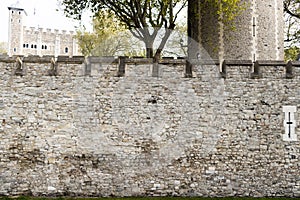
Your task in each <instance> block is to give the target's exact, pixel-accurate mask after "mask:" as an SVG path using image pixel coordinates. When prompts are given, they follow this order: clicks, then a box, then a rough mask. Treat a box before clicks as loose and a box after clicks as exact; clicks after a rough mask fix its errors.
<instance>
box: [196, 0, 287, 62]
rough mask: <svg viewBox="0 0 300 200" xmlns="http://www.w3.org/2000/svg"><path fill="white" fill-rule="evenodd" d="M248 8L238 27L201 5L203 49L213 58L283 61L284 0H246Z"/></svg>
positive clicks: (238, 20)
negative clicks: (227, 24) (222, 19)
mask: <svg viewBox="0 0 300 200" xmlns="http://www.w3.org/2000/svg"><path fill="white" fill-rule="evenodd" d="M243 3H245V4H244V5H245V6H246V9H245V10H244V11H242V13H241V14H240V15H239V16H237V18H236V19H235V20H234V23H233V24H234V28H232V27H229V26H226V25H224V24H222V23H220V22H219V21H218V20H217V16H216V15H215V13H216V12H209V11H211V9H212V8H209V5H207V4H205V3H201V6H200V13H201V22H200V27H201V31H200V34H199V37H200V39H199V40H200V43H201V45H202V47H203V48H204V49H205V50H206V51H207V52H208V53H209V55H210V56H211V57H212V58H213V59H219V60H223V59H238V60H253V61H255V60H268V59H270V60H283V57H284V50H283V41H284V32H283V31H284V21H283V2H282V0H263V1H262V0H244V1H243Z"/></svg>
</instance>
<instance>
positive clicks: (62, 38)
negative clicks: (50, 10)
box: [8, 7, 80, 56]
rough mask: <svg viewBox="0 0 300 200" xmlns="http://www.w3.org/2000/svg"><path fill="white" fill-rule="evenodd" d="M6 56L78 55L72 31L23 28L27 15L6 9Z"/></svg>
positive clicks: (19, 9) (21, 11)
mask: <svg viewBox="0 0 300 200" xmlns="http://www.w3.org/2000/svg"><path fill="white" fill-rule="evenodd" d="M8 10H9V23H8V55H9V56H12V55H25V56H26V55H39V56H42V55H55V56H58V55H67V56H73V55H80V52H79V48H78V44H77V40H76V38H75V37H74V36H75V34H74V32H73V31H70V32H68V31H65V30H62V31H60V30H57V29H55V30H51V29H43V28H38V27H27V26H24V20H25V18H26V17H27V13H26V11H25V10H24V9H22V8H15V7H8Z"/></svg>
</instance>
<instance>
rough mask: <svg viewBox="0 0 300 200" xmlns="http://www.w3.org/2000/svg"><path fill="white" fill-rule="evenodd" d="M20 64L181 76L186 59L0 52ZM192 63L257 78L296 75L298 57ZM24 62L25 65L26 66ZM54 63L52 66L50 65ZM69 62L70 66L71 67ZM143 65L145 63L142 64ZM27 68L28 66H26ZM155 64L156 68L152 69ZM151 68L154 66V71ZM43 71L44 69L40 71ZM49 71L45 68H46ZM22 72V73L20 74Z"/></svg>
mask: <svg viewBox="0 0 300 200" xmlns="http://www.w3.org/2000/svg"><path fill="white" fill-rule="evenodd" d="M18 62H19V63H20V62H21V64H19V65H21V66H23V67H22V69H23V70H26V68H28V67H29V66H32V65H35V66H36V67H34V68H32V69H31V70H33V71H30V70H26V73H27V74H28V75H29V76H30V74H35V75H46V74H47V73H45V68H43V67H39V64H40V65H42V66H50V68H51V69H55V73H53V72H49V75H51V74H52V75H53V74H55V75H56V76H60V75H65V74H69V75H73V76H101V75H102V74H110V76H119V77H122V76H131V74H132V73H137V74H139V73H140V72H139V71H141V69H142V68H143V70H144V73H140V74H141V75H142V76H150V77H151V76H154V77H161V78H164V77H165V76H168V74H173V75H174V76H176V77H178V78H184V77H185V74H184V72H185V68H186V63H187V61H186V59H182V58H179V59H174V58H162V59H160V60H159V62H158V64H157V66H156V65H155V64H153V59H149V58H137V57H84V56H73V57H70V56H58V57H55V56H52V55H45V56H42V57H40V56H23V55H15V56H13V57H9V56H1V57H0V63H2V64H4V63H7V64H11V65H16V63H18ZM190 63H192V65H193V74H192V78H197V77H198V78H199V77H201V73H202V71H203V70H201V68H203V67H209V66H210V67H213V68H215V72H216V73H218V74H219V75H220V76H219V77H220V78H224V79H229V80H230V79H235V78H237V77H239V78H241V77H243V78H245V79H261V78H288V79H293V78H297V77H299V76H300V62H299V61H289V62H285V61H278V60H257V61H255V62H253V61H251V60H224V61H223V62H222V63H221V66H222V67H221V68H219V65H220V62H219V61H218V60H191V61H190ZM26 66H27V67H26ZM54 66H55V67H54ZM70 66H73V68H72V70H73V71H71V70H70V69H71V68H70ZM145 66H147V67H145ZM29 68H30V67H29ZM46 68H47V67H46ZM155 68H156V69H155ZM153 70H157V72H156V73H154V71H153ZM42 71H44V72H42ZM48 71H49V69H48ZM22 75H25V74H22Z"/></svg>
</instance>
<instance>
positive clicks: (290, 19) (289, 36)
mask: <svg viewBox="0 0 300 200" xmlns="http://www.w3.org/2000/svg"><path fill="white" fill-rule="evenodd" d="M283 5H284V18H285V25H286V26H285V40H284V42H285V45H284V46H285V50H284V52H285V60H296V59H297V56H298V55H299V54H300V48H299V46H300V42H299V41H300V29H299V27H300V0H284V4H283Z"/></svg>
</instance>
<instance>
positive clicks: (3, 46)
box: [0, 42, 7, 54]
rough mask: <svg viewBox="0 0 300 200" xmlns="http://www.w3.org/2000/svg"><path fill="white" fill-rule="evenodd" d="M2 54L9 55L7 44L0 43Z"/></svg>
mask: <svg viewBox="0 0 300 200" xmlns="http://www.w3.org/2000/svg"><path fill="white" fill-rule="evenodd" d="M0 54H7V43H6V42H0Z"/></svg>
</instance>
